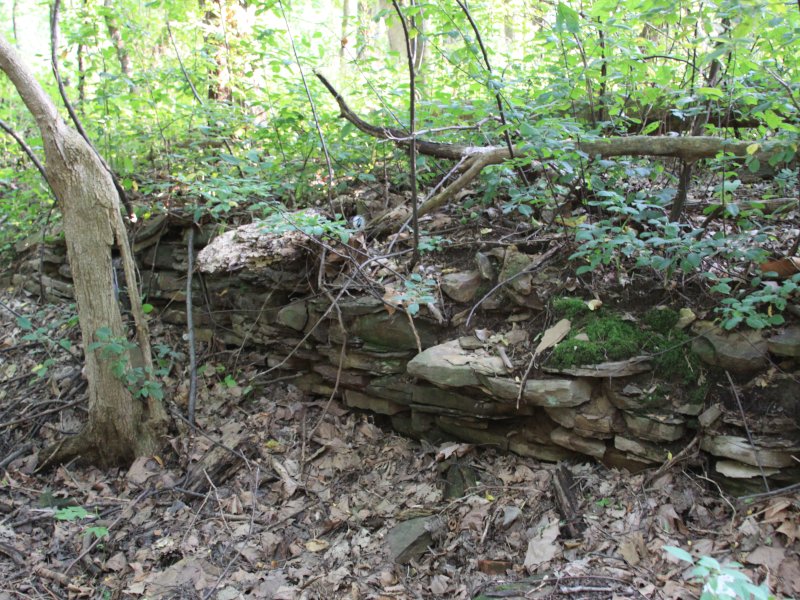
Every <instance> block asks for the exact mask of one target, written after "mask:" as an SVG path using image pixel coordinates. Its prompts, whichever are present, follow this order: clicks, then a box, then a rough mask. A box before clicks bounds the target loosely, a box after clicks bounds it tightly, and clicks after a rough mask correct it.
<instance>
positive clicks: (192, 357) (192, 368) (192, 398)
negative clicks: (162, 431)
mask: <svg viewBox="0 0 800 600" xmlns="http://www.w3.org/2000/svg"><path fill="white" fill-rule="evenodd" d="M187 237H188V238H189V239H188V242H187V244H186V262H187V263H188V265H187V267H186V335H187V338H188V339H187V340H186V344H187V345H188V347H189V407H188V412H187V418H188V420H189V427H190V428H191V430H192V432H194V429H195V423H194V410H195V405H196V403H197V352H196V350H195V344H194V316H193V313H192V272H193V271H194V224H192V225H190V226H189V235H188V236H187Z"/></svg>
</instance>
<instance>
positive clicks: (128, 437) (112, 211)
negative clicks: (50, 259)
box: [0, 38, 167, 466]
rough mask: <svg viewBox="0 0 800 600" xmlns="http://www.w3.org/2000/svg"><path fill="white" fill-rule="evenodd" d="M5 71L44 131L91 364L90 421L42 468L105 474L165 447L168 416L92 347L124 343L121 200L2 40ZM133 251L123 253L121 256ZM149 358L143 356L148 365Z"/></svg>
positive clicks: (88, 374)
mask: <svg viewBox="0 0 800 600" xmlns="http://www.w3.org/2000/svg"><path fill="white" fill-rule="evenodd" d="M0 70H2V71H4V72H5V74H6V75H7V76H8V78H9V79H10V80H11V82H12V83H13V84H14V86H15V87H16V89H17V92H18V93H19V95H20V96H21V97H22V100H23V102H24V103H25V105H26V106H27V107H28V110H29V111H30V112H31V114H32V115H33V118H34V120H35V121H36V125H37V126H38V127H39V130H40V131H41V135H42V140H43V145H44V153H45V159H46V164H45V173H46V176H47V182H48V184H49V185H50V187H51V188H52V190H53V192H54V194H55V196H56V198H58V201H59V204H60V207H61V211H62V214H63V220H64V236H65V238H66V242H67V256H68V258H69V263H70V267H71V269H72V277H73V281H74V287H75V299H76V300H77V304H78V319H79V322H80V329H81V334H82V337H83V344H84V353H85V356H86V378H87V380H88V394H89V421H88V423H87V425H86V427H85V428H84V429H83V430H82V431H81V432H80V434H79V435H77V436H74V437H71V438H67V439H65V440H64V441H63V442H61V443H59V444H58V445H57V446H56V447H54V448H52V449H49V450H48V451H47V452H46V453H45V455H44V461H45V463H52V462H63V461H66V460H70V459H72V458H74V457H80V458H81V459H82V460H84V461H87V462H91V463H93V464H97V465H100V466H112V465H124V464H126V463H129V462H131V461H132V460H133V459H134V458H135V457H137V456H144V455H148V454H152V453H155V452H156V451H157V450H158V449H159V448H160V447H161V445H162V436H163V434H164V432H165V428H166V424H167V415H166V412H165V410H164V408H163V406H162V404H161V403H160V402H158V401H156V400H155V399H153V398H149V399H147V400H140V399H135V398H133V396H132V394H131V392H130V391H129V390H128V389H127V387H126V386H125V384H124V383H123V381H122V380H121V379H119V378H118V377H116V376H115V375H114V374H113V372H112V366H113V362H114V360H115V359H113V358H112V359H109V358H108V357H106V356H104V355H103V353H102V349H97V350H90V349H89V346H90V344H91V343H93V342H102V339H100V337H98V332H100V331H101V330H105V331H108V332H110V335H111V336H113V337H114V338H124V337H125V328H124V327H123V323H122V316H121V314H120V310H119V305H118V303H117V300H116V297H115V295H114V284H113V266H112V263H111V250H112V248H113V247H114V244H115V239H116V242H117V244H119V245H124V246H127V244H128V240H127V237H126V235H125V231H124V225H123V222H122V216H121V214H120V206H119V197H118V195H117V192H116V190H115V188H114V184H113V181H112V179H111V176H110V174H109V173H108V171H107V170H106V169H105V168H104V167H103V165H102V164H101V162H100V160H99V158H98V157H97V155H96V154H95V153H94V151H93V150H92V149H91V147H90V146H89V144H88V143H87V142H86V141H85V140H84V139H83V138H82V137H81V136H80V135H79V134H78V133H77V132H76V131H75V130H74V129H72V128H70V127H68V126H67V125H66V123H64V121H63V120H62V119H61V117H60V116H59V114H58V111H57V109H56V107H55V105H54V104H53V102H52V100H51V99H50V97H49V96H47V94H46V93H45V92H44V90H43V89H42V87H41V86H40V85H39V83H38V82H37V81H36V79H35V78H34V77H33V75H32V73H31V70H30V68H29V67H28V66H27V65H26V64H25V63H24V62H23V60H22V59H21V57H20V56H19V55H18V54H17V53H16V51H15V50H14V49H13V48H12V47H11V46H10V45H9V44H8V43H7V42H6V41H5V40H4V39H3V38H0ZM128 251H129V248H127V247H125V248H123V254H124V255H125V254H128ZM131 286H132V282H129V287H131ZM101 337H102V336H101ZM148 354H149V353H147V352H145V360H144V362H145V363H146V362H147V361H148V359H149V356H148ZM121 359H122V360H124V361H126V364H127V367H128V368H130V359H131V357H130V356H127V355H125V356H122V357H121Z"/></svg>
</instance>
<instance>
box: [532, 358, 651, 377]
mask: <svg viewBox="0 0 800 600" xmlns="http://www.w3.org/2000/svg"><path fill="white" fill-rule="evenodd" d="M647 359H648V357H647V356H636V357H634V358H629V359H627V360H615V361H610V362H604V363H599V364H597V365H584V366H580V367H567V368H563V369H553V368H548V367H544V371H546V372H547V373H561V374H562V375H572V376H574V377H602V378H606V377H630V376H631V375H638V374H639V373H647V372H648V371H652V366H651V365H650V363H649V362H647Z"/></svg>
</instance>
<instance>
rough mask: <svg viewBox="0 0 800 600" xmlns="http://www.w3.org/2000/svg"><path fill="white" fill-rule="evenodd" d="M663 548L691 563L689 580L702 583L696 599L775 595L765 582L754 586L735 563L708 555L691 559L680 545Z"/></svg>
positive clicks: (742, 599)
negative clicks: (723, 562)
mask: <svg viewBox="0 0 800 600" xmlns="http://www.w3.org/2000/svg"><path fill="white" fill-rule="evenodd" d="M663 549H664V551H666V552H667V553H669V554H671V555H672V556H674V557H675V558H677V559H678V560H682V561H684V562H688V563H689V564H690V565H693V566H694V568H693V569H692V576H693V579H694V580H696V581H698V582H699V583H702V584H703V591H702V592H701V594H700V600H724V599H728V598H737V599H739V600H751V599H752V600H771V599H773V598H775V596H774V595H773V594H771V593H770V591H769V588H768V587H767V586H766V585H765V584H761V585H756V584H754V583H753V582H752V580H751V579H750V578H749V577H748V576H747V575H745V574H744V573H742V572H741V571H740V570H739V569H740V568H741V567H742V565H740V564H739V563H735V562H732V563H728V564H726V565H724V566H723V565H721V564H720V563H719V561H717V560H716V559H714V558H711V557H710V556H701V557H700V558H699V559H697V560H695V558H694V557H693V556H692V555H691V554H689V553H688V552H686V550H684V549H682V548H678V547H676V546H664V547H663Z"/></svg>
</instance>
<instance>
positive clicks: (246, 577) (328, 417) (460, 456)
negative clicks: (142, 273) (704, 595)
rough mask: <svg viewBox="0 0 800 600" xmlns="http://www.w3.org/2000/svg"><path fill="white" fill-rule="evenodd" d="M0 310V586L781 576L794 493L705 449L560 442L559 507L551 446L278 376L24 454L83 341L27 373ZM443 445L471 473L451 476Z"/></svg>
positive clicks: (36, 353)
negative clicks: (71, 446) (535, 446)
mask: <svg viewBox="0 0 800 600" xmlns="http://www.w3.org/2000/svg"><path fill="white" fill-rule="evenodd" d="M5 302H6V303H8V304H9V305H10V306H13V307H14V309H15V310H18V311H25V310H27V309H28V308H29V307H26V306H25V305H24V303H22V301H20V300H18V299H8V300H5ZM39 318H40V319H45V320H47V319H50V320H52V321H56V320H58V319H62V318H63V315H62V314H61V313H60V312H59V309H58V308H52V309H50V310H49V312H48V311H40V313H39ZM2 319H3V328H2V332H3V333H2V334H0V384H2V387H0V390H2V391H0V403H1V404H0V406H2V413H0V415H2V416H1V417H0V420H1V421H2V422H1V423H0V425H1V426H2V427H1V428H0V451H1V453H0V465H2V468H3V472H2V480H0V486H2V494H0V600H5V599H6V598H9V599H10V598H21V597H25V598H54V597H57V598H148V599H150V598H214V599H220V600H233V599H239V598H245V599H250V598H253V599H255V598H274V599H293V598H348V599H360V598H364V599H366V598H374V599H389V598H498V597H502V598H556V597H563V598H567V597H569V598H622V597H638V598H690V597H697V596H698V595H699V592H700V587H699V586H698V585H697V584H696V583H693V582H691V581H690V580H689V579H690V573H689V572H688V571H687V569H686V568H685V563H679V562H678V561H677V560H676V559H675V558H673V557H671V556H668V555H667V554H666V553H665V552H664V551H663V547H664V546H666V545H670V546H678V547H680V548H683V549H685V550H687V551H689V552H691V553H693V555H694V556H695V557H699V556H703V555H706V556H711V557H714V558H715V559H717V560H718V561H720V562H721V563H723V564H725V563H727V562H731V561H737V562H739V563H741V564H742V565H743V569H744V571H745V573H746V574H748V575H749V576H750V577H751V578H752V579H753V581H756V582H759V583H760V582H764V581H765V582H767V584H768V585H769V586H770V588H771V589H773V590H774V591H775V592H777V593H779V594H782V595H784V596H793V595H794V596H797V595H800V559H799V558H798V556H799V552H798V550H799V548H798V537H800V526H798V523H799V522H800V519H798V513H800V498H799V497H798V495H797V494H796V493H795V494H784V495H781V496H765V497H762V498H755V499H753V500H752V501H751V502H749V503H746V502H742V501H738V500H736V499H734V498H730V497H728V496H726V495H724V494H723V493H721V491H720V490H719V489H718V488H716V487H715V486H714V485H713V484H712V485H710V484H709V480H708V479H706V478H705V477H704V476H703V474H702V471H699V472H698V471H694V472H690V471H688V470H680V468H679V467H673V468H672V469H670V470H668V471H666V472H664V473H660V474H659V475H658V476H657V477H656V478H655V479H653V480H652V481H651V480H650V478H651V477H652V476H653V473H652V472H650V473H648V472H643V473H638V474H634V475H631V474H630V473H628V472H625V471H618V470H615V469H608V468H606V467H604V466H602V465H600V464H596V463H572V464H567V465H565V467H566V469H567V470H568V471H569V474H570V475H571V479H572V480H573V482H574V484H573V489H572V492H574V495H575V497H576V498H577V502H578V505H577V512H576V514H574V515H564V514H562V513H561V512H560V510H561V507H560V504H559V502H558V501H557V499H556V494H555V493H554V490H553V482H554V478H555V472H556V468H557V467H556V465H552V464H547V463H542V462H539V461H536V460H534V459H531V458H525V457H520V456H516V455H513V454H502V453H500V452H497V451H496V450H494V449H492V448H482V447H474V446H471V445H468V444H455V443H452V442H445V443H441V444H438V445H434V444H430V443H428V442H424V441H422V442H420V441H415V440H411V439H407V438H404V437H402V436H400V435H398V434H396V433H394V432H393V431H392V430H391V429H390V428H389V427H388V426H386V425H385V424H384V423H382V422H381V421H380V420H379V419H378V418H377V417H374V416H372V415H369V414H366V413H362V412H359V411H355V410H349V409H347V408H345V407H343V406H342V405H341V404H339V402H338V401H337V400H334V401H332V402H330V403H329V402H327V401H324V400H323V401H320V400H319V399H315V398H312V397H307V396H305V395H304V394H303V393H302V392H300V391H299V390H298V389H297V388H295V387H294V386H292V385H291V383H286V382H281V383H277V384H273V385H271V386H270V387H267V388H263V389H262V390H261V391H260V392H258V393H255V392H251V393H249V394H247V393H244V391H243V390H242V389H241V388H238V389H232V388H231V386H228V385H222V384H220V382H215V381H213V379H209V378H206V379H203V378H201V383H202V385H201V388H202V389H201V393H200V398H201V399H202V402H201V404H200V405H199V411H198V431H197V433H195V434H194V435H191V434H190V433H189V431H187V430H186V429H185V427H183V428H182V427H181V426H180V424H179V427H178V430H177V431H175V432H174V437H173V438H172V440H171V448H172V452H171V453H170V455H165V456H154V457H143V458H140V459H138V460H137V461H136V462H134V464H133V465H132V466H131V467H130V468H129V469H128V470H127V471H113V470H111V471H99V470H97V469H94V468H92V467H85V466H79V465H75V464H70V465H64V466H62V467H60V468H58V469H54V470H52V471H50V472H45V473H40V472H37V471H36V465H37V461H38V456H37V452H38V451H39V449H40V448H41V447H42V446H43V445H44V444H45V443H47V442H50V441H52V440H53V439H56V437H57V436H60V435H62V434H63V433H64V432H67V433H69V432H74V431H77V430H78V428H79V426H80V423H81V422H82V421H83V418H84V416H85V399H83V398H82V392H81V387H82V385H81V381H82V379H81V378H80V376H79V373H80V363H79V362H78V361H77V360H76V358H75V355H74V353H62V357H61V358H60V359H59V360H58V361H56V362H55V363H51V364H48V367H47V368H48V371H49V372H48V373H47V374H46V375H45V376H37V375H36V374H35V367H36V366H37V365H40V364H42V359H43V352H42V349H41V347H40V345H39V344H37V342H25V341H23V340H22V334H23V333H24V332H23V331H21V330H20V328H19V325H18V324H17V323H16V322H15V321H14V320H13V319H10V318H9V317H8V315H7V314H5V313H3V316H2ZM156 333H157V335H162V336H168V335H175V334H174V333H172V334H171V333H170V332H169V330H167V329H164V330H161V331H157V332H156ZM242 358H243V357H240V361H241V362H240V365H241V364H244V363H246V361H242ZM254 362H255V361H254ZM244 370H245V373H244V374H243V377H242V378H240V380H243V379H245V378H247V377H248V375H250V374H251V373H248V372H247V368H244ZM32 372H33V373H34V374H33V375H31V373H32ZM76 372H77V373H78V375H76ZM22 374H24V376H23V375H22ZM172 386H173V388H174V389H172V390H171V392H172V393H173V397H180V386H179V384H178V383H176V382H172ZM54 392H57V393H56V394H55V396H54ZM54 397H55V398H57V401H56V402H54V401H53V400H52V398H54ZM178 408H179V407H178ZM54 409H55V410H54ZM230 444H233V445H234V446H235V447H231V446H230ZM20 450H22V451H20ZM215 452H216V454H213V453H215ZM212 456H214V460H210V457H212ZM212 467H214V468H212ZM455 467H458V468H459V469H461V470H466V471H469V472H471V473H473V474H474V477H472V478H465V481H467V482H468V487H466V488H465V489H464V490H463V493H461V495H459V496H456V497H450V496H448V495H446V494H445V489H446V482H447V480H448V475H447V474H448V472H449V470H451V469H453V468H455ZM701 467H702V465H701ZM75 507H78V508H80V509H82V510H77V509H76V508H75ZM59 511H61V512H59ZM570 519H572V520H576V521H580V522H581V524H582V527H580V528H578V529H576V530H575V531H581V533H580V534H579V535H578V536H577V537H576V536H570V534H569V531H573V529H570V528H568V527H566V522H567V520H570ZM413 522H418V523H420V524H421V525H420V526H419V527H418V528H417V529H416V530H414V531H413V532H412V538H411V539H408V540H405V539H401V540H400V542H398V539H399V538H398V536H399V535H400V531H401V526H403V525H404V524H408V523H413ZM405 533H408V531H406V532H405ZM413 536H416V537H413ZM420 541H422V542H424V544H420ZM397 543H405V544H406V546H404V549H405V550H407V552H405V554H404V558H405V560H404V562H402V563H397V562H395V561H394V560H393V559H392V553H391V546H392V544H397Z"/></svg>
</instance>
